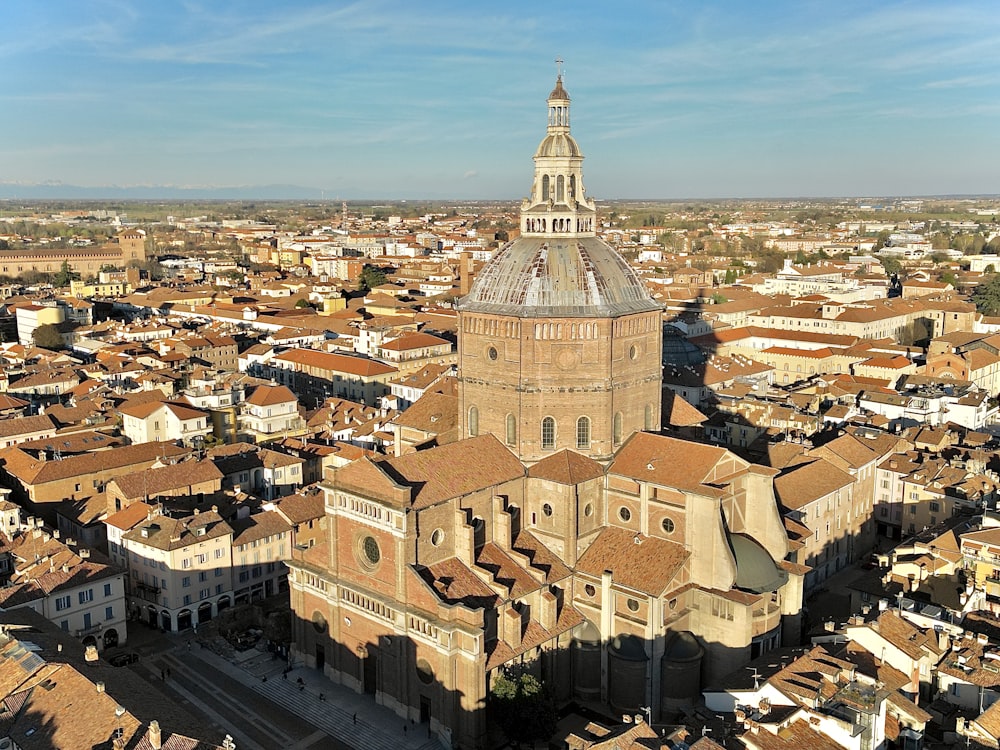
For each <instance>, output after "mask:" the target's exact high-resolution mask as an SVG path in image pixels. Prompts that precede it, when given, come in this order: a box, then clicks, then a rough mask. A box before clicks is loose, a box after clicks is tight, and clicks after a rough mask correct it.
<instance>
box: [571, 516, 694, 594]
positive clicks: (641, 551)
mask: <svg viewBox="0 0 1000 750" xmlns="http://www.w3.org/2000/svg"><path fill="white" fill-rule="evenodd" d="M689 555H690V553H689V552H688V551H687V550H685V549H684V545H682V544H677V543H676V542H668V541H667V540H666V539H657V538H656V537H649V536H643V535H642V534H636V533H635V532H634V531H629V530H628V529H620V528H618V527H617V526H608V527H606V528H605V529H604V530H603V531H602V532H601V533H600V534H599V535H598V536H597V539H595V540H594V542H593V543H592V544H591V545H590V547H588V548H587V551H586V552H584V553H583V556H582V557H581V558H580V559H579V561H578V562H577V565H576V569H577V571H579V572H582V573H587V574H588V575H591V576H594V577H595V578H600V577H601V575H602V574H603V573H604V571H605V570H610V571H611V573H612V576H613V580H614V582H615V583H620V584H621V585H623V586H627V587H628V588H631V589H635V590H636V591H642V592H643V593H646V594H649V595H651V596H659V595H660V594H662V593H663V592H664V591H665V590H666V588H667V586H669V585H670V583H671V581H673V580H674V577H675V576H676V575H677V573H678V572H679V571H680V569H681V567H682V566H683V565H684V562H685V561H686V560H687V559H688V556H689Z"/></svg>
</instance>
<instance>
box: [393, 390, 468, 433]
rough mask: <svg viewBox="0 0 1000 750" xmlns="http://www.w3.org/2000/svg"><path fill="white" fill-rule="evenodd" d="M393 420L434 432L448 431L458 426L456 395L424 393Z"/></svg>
mask: <svg viewBox="0 0 1000 750" xmlns="http://www.w3.org/2000/svg"><path fill="white" fill-rule="evenodd" d="M393 422H394V423H395V424H398V425H399V426H401V427H412V428H413V429H418V430H423V431H424V432H429V433H434V434H440V433H443V432H448V431H449V430H452V429H454V428H455V427H457V426H458V397H457V396H451V395H445V394H443V393H433V392H428V393H425V394H424V395H422V396H421V397H420V398H418V399H417V400H416V401H414V402H413V404H412V405H411V406H410V407H409V408H408V409H406V411H404V412H403V413H401V414H399V415H398V416H397V417H396V418H395V420H393Z"/></svg>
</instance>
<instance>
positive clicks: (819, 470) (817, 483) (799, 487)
mask: <svg viewBox="0 0 1000 750" xmlns="http://www.w3.org/2000/svg"><path fill="white" fill-rule="evenodd" d="M852 484H854V477H852V476H851V475H850V474H848V473H847V472H846V471H842V470H840V469H838V468H837V467H836V466H834V465H833V464H832V463H830V462H829V461H827V460H826V459H823V458H818V459H816V460H815V461H812V462H810V463H804V464H798V465H796V466H793V467H791V468H790V469H786V470H785V471H783V472H782V473H781V474H779V475H778V476H777V477H775V478H774V494H775V495H776V496H777V497H778V500H780V501H781V504H782V505H783V506H785V508H787V509H788V510H797V509H799V508H801V507H802V506H803V505H806V504H808V503H811V502H813V501H814V500H817V499H819V498H821V497H825V496H826V495H829V494H830V493H832V492H836V491H837V490H839V489H842V488H844V487H849V486H851V485H852Z"/></svg>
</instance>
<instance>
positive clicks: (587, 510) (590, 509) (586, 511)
mask: <svg viewBox="0 0 1000 750" xmlns="http://www.w3.org/2000/svg"><path fill="white" fill-rule="evenodd" d="M583 515H585V516H586V517H587V518H590V517H591V516H592V515H594V506H593V505H591V504H590V503H587V504H586V505H584V506H583Z"/></svg>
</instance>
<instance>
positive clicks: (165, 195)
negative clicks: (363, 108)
mask: <svg viewBox="0 0 1000 750" xmlns="http://www.w3.org/2000/svg"><path fill="white" fill-rule="evenodd" d="M322 197H323V194H322V192H321V191H320V190H317V189H316V188H307V187H302V186H300V185H240V186H232V187H178V186H177V185H127V186H123V185H96V186H86V187H85V186H82V185H67V184H66V183H63V182H44V183H36V184H29V183H21V182H0V199H22V200H24V199H28V200H31V199H35V200H67V199H79V200H84V199H93V200H101V199H109V198H117V199H120V200H251V199H253V200H310V199H311V200H317V199H320V198H322Z"/></svg>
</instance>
